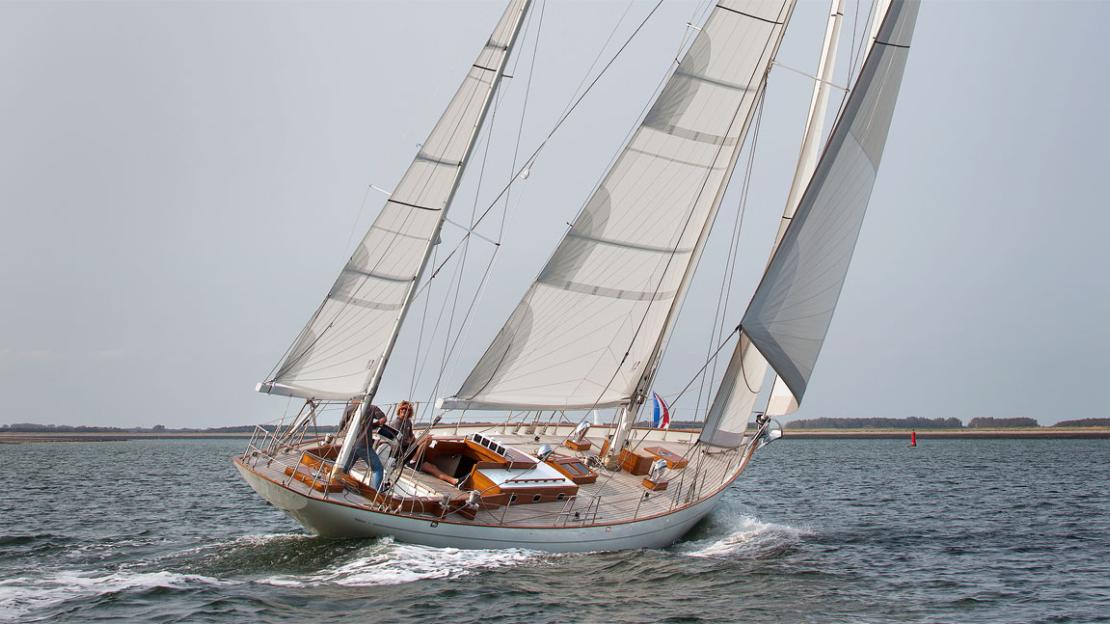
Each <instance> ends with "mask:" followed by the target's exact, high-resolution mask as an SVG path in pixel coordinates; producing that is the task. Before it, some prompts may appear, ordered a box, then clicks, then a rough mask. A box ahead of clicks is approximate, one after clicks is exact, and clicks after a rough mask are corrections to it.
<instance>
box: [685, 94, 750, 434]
mask: <svg viewBox="0 0 1110 624" xmlns="http://www.w3.org/2000/svg"><path fill="white" fill-rule="evenodd" d="M766 101H767V89H766V88H765V89H764V90H763V93H762V94H761V96H760V99H759V102H758V104H756V106H757V110H756V116H755V122H754V124H753V127H752V131H751V137H752V138H751V145H750V147H749V148H748V161H747V163H745V167H744V181H743V182H742V184H741V187H740V188H741V190H740V201H739V206H738V208H737V211H736V220H735V222H734V224H733V233H732V240H731V241H730V244H729V249H728V259H729V260H728V263H727V264H726V269H725V271H723V272H722V274H721V293H722V294H721V296H720V297H718V299H717V309H716V310H715V311H714V313H713V324H712V325H711V329H710V334H709V345H708V346H707V347H706V362H707V363H708V362H710V361H712V363H713V366H712V370H711V372H710V374H709V375H708V377H707V376H706V375H704V374H702V375H701V382H700V383H699V386H698V400H697V403H696V404H695V406H694V418H697V415H698V414H699V413H700V411H701V401H702V398H703V393H704V390H705V383H706V381H707V380H708V381H709V382H710V383H712V382H713V380H715V379H716V378H717V358H716V352H714V351H713V344H714V343H715V342H718V341H720V340H721V338H720V336H721V334H722V333H724V331H725V319H726V318H728V304H729V297H730V296H731V294H732V285H733V279H734V278H735V276H736V264H737V262H738V260H739V257H740V253H739V251H740V250H739V247H740V233H741V230H742V229H743V227H744V215H745V214H746V213H747V208H748V196H749V194H750V191H751V186H752V170H753V168H754V166H755V153H756V149H757V148H758V147H759V130H760V128H762V127H763V110H764V104H765V103H766ZM730 335H731V334H730ZM718 350H719V347H718ZM704 370H705V367H704V366H703V367H702V371H704ZM671 402H672V405H673V403H674V400H673V399H672V401H671ZM708 409H709V403H708V402H706V410H708ZM707 413H708V412H707Z"/></svg>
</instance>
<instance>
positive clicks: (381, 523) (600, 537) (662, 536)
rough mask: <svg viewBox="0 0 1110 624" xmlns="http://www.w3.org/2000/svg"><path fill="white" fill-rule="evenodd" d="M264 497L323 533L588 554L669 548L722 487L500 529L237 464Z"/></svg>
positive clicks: (710, 506) (706, 509)
mask: <svg viewBox="0 0 1110 624" xmlns="http://www.w3.org/2000/svg"><path fill="white" fill-rule="evenodd" d="M235 466H236V468H238V469H239V472H240V473H241V474H242V475H243V478H244V479H245V480H246V482H247V483H248V484H250V486H251V487H252V488H254V490H255V491H256V492H258V494H259V495H260V496H262V498H264V499H266V500H267V501H268V502H270V503H271V504H272V505H274V506H275V507H277V508H278V509H281V510H282V511H284V512H285V513H287V514H289V515H290V516H292V517H293V518H294V519H295V520H297V521H298V522H300V523H301V524H302V525H304V527H305V528H307V529H308V530H309V531H311V532H313V533H315V534H317V535H320V536H322V537H384V536H392V537H393V538H395V539H397V540H399V541H403V542H409V543H413V544H424V545H427V546H436V547H453V548H464V549H494V548H526V549H534V550H542V551H548V552H592V551H605V550H626V549H636V548H661V547H665V546H669V545H671V544H673V543H675V542H676V541H678V540H679V539H680V538H681V537H682V536H683V535H685V534H686V533H687V532H688V531H689V530H690V529H691V528H693V526H694V525H695V524H697V522H698V521H699V520H701V519H702V518H704V517H705V516H706V515H707V514H708V513H709V512H711V511H712V510H713V509H714V507H715V506H716V505H717V502H718V501H719V500H720V497H721V494H722V493H723V491H724V489H723V488H722V489H721V491H719V492H717V493H716V494H714V495H712V496H709V497H706V498H704V499H702V500H701V501H698V502H696V503H694V504H692V505H690V506H688V507H684V508H682V509H678V510H675V511H673V512H671V513H667V514H663V515H659V516H655V517H651V518H643V519H639V520H633V521H625V522H618V523H612V524H597V525H591V526H588V527H504V526H483V525H475V524H466V523H456V522H451V521H444V520H440V521H434V520H428V519H421V518H414V517H411V516H399V515H393V514H388V513H381V512H376V511H371V510H369V509H364V508H359V507H354V506H350V505H346V504H343V503H340V502H336V501H327V500H321V499H319V498H311V497H308V496H305V495H304V494H301V493H299V492H296V491H293V490H291V489H289V488H287V487H285V486H283V485H281V484H279V483H275V482H274V481H271V480H269V479H266V478H264V477H262V476H260V475H259V474H257V473H255V472H254V471H252V470H251V469H250V468H248V467H246V466H244V465H243V464H241V463H240V462H235Z"/></svg>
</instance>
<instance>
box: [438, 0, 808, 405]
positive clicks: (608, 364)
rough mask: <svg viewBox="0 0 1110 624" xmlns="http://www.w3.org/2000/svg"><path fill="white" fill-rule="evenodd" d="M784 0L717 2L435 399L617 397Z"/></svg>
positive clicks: (662, 309) (734, 131) (644, 343)
mask: <svg viewBox="0 0 1110 624" xmlns="http://www.w3.org/2000/svg"><path fill="white" fill-rule="evenodd" d="M792 8H793V0H724V1H722V2H721V3H720V4H718V5H717V7H716V8H715V9H714V10H713V12H712V13H711V14H710V15H709V17H708V18H707V20H706V23H705V25H704V27H703V28H702V29H701V31H700V32H699V33H698V35H697V37H696V38H695V39H694V41H693V43H692V44H691V46H690V48H689V50H688V51H687V53H686V54H685V56H684V57H683V59H682V61H681V62H680V64H679V65H678V67H677V68H676V70H675V72H674V73H673V75H672V76H671V77H670V79H669V81H668V82H667V83H666V85H665V86H664V88H663V90H662V91H661V92H660V95H659V97H658V98H657V99H656V101H655V103H654V104H653V106H652V107H651V109H650V110H649V112H648V113H647V115H646V117H645V118H644V120H643V123H642V124H641V126H640V127H639V128H638V129H637V130H636V132H635V133H634V134H633V136H632V138H631V140H630V141H629V143H628V145H627V146H626V147H625V149H624V151H623V152H622V153H621V155H620V156H619V157H618V159H617V160H616V162H615V163H614V164H613V166H612V168H611V169H610V170H609V172H608V173H607V175H606V176H605V178H604V180H603V181H602V183H601V184H600V185H599V187H598V188H597V190H596V191H595V192H594V194H593V196H592V197H591V198H590V199H589V201H587V202H586V205H585V207H584V208H583V210H582V211H581V213H579V215H578V217H577V219H576V220H575V222H574V224H573V226H572V227H571V229H570V231H569V232H568V233H567V234H566V235H565V237H564V238H563V240H562V242H561V243H560V244H559V246H558V248H557V249H556V250H555V253H554V255H553V256H552V257H551V259H550V260H549V261H548V263H547V265H546V266H545V267H544V268H543V270H542V272H541V273H540V275H539V277H538V278H537V279H536V281H535V283H533V285H532V286H531V287H530V288H529V290H528V292H527V293H526V294H525V295H524V298H523V300H522V301H521V302H520V304H519V305H518V306H517V308H516V310H515V311H514V312H513V313H512V315H511V316H510V317H509V320H508V322H507V323H506V324H505V326H504V327H503V328H502V329H501V331H500V333H499V334H498V335H497V336H496V338H495V339H494V340H493V342H492V344H491V345H490V346H489V348H488V349H487V351H486V352H485V354H484V355H483V356H482V358H481V359H480V360H479V362H478V363H477V365H476V366H475V367H474V369H473V370H472V371H471V373H470V375H469V376H468V377H467V379H466V381H465V382H464V383H463V384H462V387H461V388H460V389H459V391H458V392H456V393H455V396H453V397H451V398H448V399H445V400H443V402H442V403H441V405H442V406H443V407H445V408H448V409H452V408H453V409H575V408H578V409H587V408H593V407H608V406H614V405H618V404H621V403H624V402H627V401H628V400H629V398H630V396H631V395H632V393H633V391H634V390H635V388H636V386H637V384H638V383H639V381H640V379H641V378H642V377H643V375H644V373H645V370H646V369H647V368H648V367H650V366H651V364H652V363H651V360H652V358H653V357H654V352H655V350H656V348H657V344H658V341H659V338H660V336H661V334H662V333H663V332H664V331H665V330H666V323H667V319H668V316H669V313H670V311H671V309H672V306H674V305H675V303H676V301H677V300H678V298H679V297H680V294H681V290H682V288H683V281H684V276H685V275H686V273H687V269H688V268H689V267H690V266H691V264H692V263H695V262H696V260H697V254H698V252H699V251H700V243H699V239H700V237H701V235H702V232H703V230H704V229H705V228H706V226H707V222H710V221H711V220H712V215H713V213H714V211H715V208H716V205H717V203H718V199H717V197H716V196H717V194H718V190H719V189H720V188H721V187H722V186H723V185H724V184H726V183H727V181H728V176H729V174H730V173H731V167H732V165H733V163H734V162H735V156H736V154H737V153H738V150H739V149H740V146H741V144H742V143H743V140H742V137H743V131H744V128H745V127H746V125H747V120H748V118H749V115H750V113H751V112H752V110H753V107H754V106H755V104H756V101H757V100H758V96H759V92H760V90H761V89H762V82H763V80H764V78H765V74H766V71H767V69H768V67H769V63H770V61H771V60H772V57H773V54H774V51H775V50H776V48H777V46H778V43H779V41H780V40H781V36H782V31H783V28H784V26H783V24H784V23H785V21H786V20H787V18H788V16H789V14H790V11H791V9H792Z"/></svg>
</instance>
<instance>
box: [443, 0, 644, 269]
mask: <svg viewBox="0 0 1110 624" xmlns="http://www.w3.org/2000/svg"><path fill="white" fill-rule="evenodd" d="M662 4H663V0H658V1H657V2H656V3H655V5H654V6H653V7H652V8H651V10H650V11H649V12H648V14H647V15H646V16H644V19H643V20H641V21H640V23H639V24H638V25H637V26H636V28H635V30H633V31H632V33H631V34H630V35H629V36H628V38H627V39H626V40H625V41H624V43H622V44H621V46H620V48H618V49H617V51H616V52H614V53H613V56H612V57H610V59H609V60H608V61H607V62H606V63H605V65H604V66H603V67H602V68H601V71H599V72H598V74H597V76H594V78H593V80H591V81H590V83H589V85H588V86H587V87H586V89H585V90H584V91H583V92H582V93H581V94H580V95H579V96H577V98H572V103H571V105H570V106H568V107H567V110H566V112H565V113H563V114H562V115H561V116H560V117H559V119H558V120H557V121H556V122H555V125H554V126H552V128H551V130H549V131H548V133H547V136H545V137H544V139H543V140H542V141H540V143H539V145H538V146H537V147H536V149H535V150H533V151H532V153H531V154H530V155H529V156H528V158H527V159H525V161H524V164H523V165H521V167H520V169H518V170H517V171H516V172H515V173H514V174H513V177H512V178H511V179H510V180H509V182H508V183H507V184H506V185H505V186H504V187H503V188H502V189H501V191H500V192H498V193H497V196H496V197H494V198H493V201H492V202H490V205H489V206H488V207H487V208H486V209H485V210H484V211H483V212H482V214H481V216H479V217H478V219H477V221H475V224H474V225H475V227H477V226H478V225H479V224H480V223H481V222H482V221H484V220H485V218H486V217H487V216H488V215H489V213H490V211H492V210H493V207H494V206H495V205H497V203H498V202H499V201H501V198H502V197H503V196H504V195H505V193H507V192H508V190H509V188H510V187H512V185H513V183H515V182H516V181H517V180H519V179H520V174H522V173H523V172H524V170H525V169H528V168H530V167H531V166H532V165H533V164H535V162H536V160H537V159H538V158H539V156H540V154H541V153H542V152H543V149H544V148H545V147H547V143H548V142H549V141H550V140H551V138H552V137H553V136H555V133H556V132H558V130H559V129H560V128H561V127H562V126H563V124H564V123H565V122H566V120H567V119H569V118H570V115H571V114H572V113H573V112H574V111H575V110H576V109H577V108H578V105H579V104H581V103H582V101H583V100H584V99H585V98H586V96H587V95H589V94H590V91H592V90H593V88H594V87H595V86H596V85H597V83H598V82H599V81H600V80H601V78H602V76H604V75H605V74H606V73H608V71H609V68H611V67H612V66H613V63H615V62H616V60H617V59H618V58H620V56H621V54H622V53H623V52H624V51H625V50H626V49H627V48H628V46H629V44H631V43H632V40H633V39H635V38H636V36H637V35H638V34H639V33H640V31H641V30H643V28H644V26H645V25H646V24H647V22H648V20H650V19H651V17H652V16H653V15H655V12H656V11H657V10H658V9H659V7H660V6H662ZM464 237H469V233H468V234H464ZM460 246H461V243H460V244H459V245H456V246H455V248H454V249H452V250H451V253H449V254H448V256H447V258H444V260H443V262H442V263H441V264H440V265H439V266H438V267H436V268H435V270H433V271H432V273H431V274H432V275H433V276H434V275H435V274H436V273H438V272H439V271H440V269H442V268H443V265H444V264H445V263H446V262H447V261H448V260H450V258H451V257H452V256H453V255H454V254H455V253H456V252H457V251H458V249H459V247H460Z"/></svg>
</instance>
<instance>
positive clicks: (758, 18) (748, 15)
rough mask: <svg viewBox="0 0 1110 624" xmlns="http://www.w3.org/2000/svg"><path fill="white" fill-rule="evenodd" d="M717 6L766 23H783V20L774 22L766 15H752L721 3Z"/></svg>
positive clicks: (777, 24)
mask: <svg viewBox="0 0 1110 624" xmlns="http://www.w3.org/2000/svg"><path fill="white" fill-rule="evenodd" d="M717 8H718V9H724V10H726V11H729V12H730V13H735V14H737V15H743V16H744V17H750V18H752V19H756V20H759V21H761V22H766V23H768V24H775V25H776V26H782V24H783V22H776V21H775V20H770V19H767V18H766V17H760V16H758V15H752V14H751V13H745V12H743V11H740V10H737V9H733V8H731V7H727V6H725V5H723V4H718V5H717Z"/></svg>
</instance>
